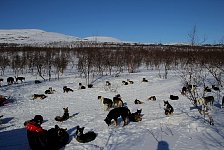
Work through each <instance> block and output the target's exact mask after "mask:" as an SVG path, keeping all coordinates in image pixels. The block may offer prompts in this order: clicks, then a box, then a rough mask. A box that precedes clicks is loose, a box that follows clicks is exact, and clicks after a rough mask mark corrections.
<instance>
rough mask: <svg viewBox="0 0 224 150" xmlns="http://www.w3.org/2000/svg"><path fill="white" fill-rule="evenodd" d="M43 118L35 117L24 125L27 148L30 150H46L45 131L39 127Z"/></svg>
mask: <svg viewBox="0 0 224 150" xmlns="http://www.w3.org/2000/svg"><path fill="white" fill-rule="evenodd" d="M42 123H43V117H42V116H41V115H36V116H35V117H34V119H32V120H29V121H26V122H25V123H24V125H25V128H26V129H27V138H28V142H29V146H30V148H31V149H32V150H46V149H47V139H46V134H47V131H46V130H45V129H43V128H42V127H41V124H42Z"/></svg>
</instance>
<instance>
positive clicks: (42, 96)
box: [33, 94, 47, 100]
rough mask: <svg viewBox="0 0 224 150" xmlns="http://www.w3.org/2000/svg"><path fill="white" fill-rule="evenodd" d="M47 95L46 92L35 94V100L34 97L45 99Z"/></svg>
mask: <svg viewBox="0 0 224 150" xmlns="http://www.w3.org/2000/svg"><path fill="white" fill-rule="evenodd" d="M46 97H47V96H46V95H44V94H33V100H34V99H37V98H39V99H45V98H46Z"/></svg>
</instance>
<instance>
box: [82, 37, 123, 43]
mask: <svg viewBox="0 0 224 150" xmlns="http://www.w3.org/2000/svg"><path fill="white" fill-rule="evenodd" d="M84 40H87V41H93V42H113V43H121V42H122V41H121V40H119V39H116V38H112V37H105V36H92V37H86V38H84Z"/></svg>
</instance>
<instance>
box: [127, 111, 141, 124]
mask: <svg viewBox="0 0 224 150" xmlns="http://www.w3.org/2000/svg"><path fill="white" fill-rule="evenodd" d="M141 113H142V109H137V111H136V112H134V113H131V114H130V115H129V121H133V122H139V121H142V114H141Z"/></svg>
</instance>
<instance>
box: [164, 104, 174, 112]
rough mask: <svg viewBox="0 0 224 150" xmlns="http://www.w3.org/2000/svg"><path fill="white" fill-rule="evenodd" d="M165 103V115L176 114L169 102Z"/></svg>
mask: <svg viewBox="0 0 224 150" xmlns="http://www.w3.org/2000/svg"><path fill="white" fill-rule="evenodd" d="M163 102H164V107H165V108H164V110H165V115H172V114H173V112H174V109H173V107H172V106H171V105H170V103H169V102H168V101H163Z"/></svg>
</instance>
